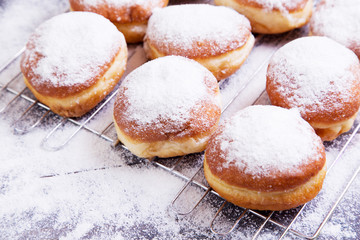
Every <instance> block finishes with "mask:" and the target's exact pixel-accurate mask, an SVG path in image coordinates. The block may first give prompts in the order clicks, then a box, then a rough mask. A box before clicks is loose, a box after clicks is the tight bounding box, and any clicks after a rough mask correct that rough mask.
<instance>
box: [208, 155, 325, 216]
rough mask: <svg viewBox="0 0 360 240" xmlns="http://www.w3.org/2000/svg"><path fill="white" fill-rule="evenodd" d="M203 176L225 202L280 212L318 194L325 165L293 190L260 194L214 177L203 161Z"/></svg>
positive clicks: (303, 202) (323, 176)
mask: <svg viewBox="0 0 360 240" xmlns="http://www.w3.org/2000/svg"><path fill="white" fill-rule="evenodd" d="M204 174H205V177H206V180H207V181H208V182H209V184H210V185H211V187H212V188H213V189H214V190H215V191H216V192H217V193H219V195H220V196H222V197H223V198H225V199H226V200H227V201H229V202H231V203H233V204H235V205H238V206H240V207H244V208H250V209H257V210H272V211H281V210H287V209H291V208H295V207H297V206H300V205H302V204H305V203H306V202H309V201H310V200H312V199H313V198H314V197H316V195H317V194H318V193H319V192H320V190H321V188H322V184H323V181H324V178H325V176H326V165H324V166H323V168H322V169H321V170H320V171H319V172H318V173H317V174H316V175H314V176H313V177H312V178H310V179H309V181H308V182H306V183H304V184H302V185H299V186H297V187H295V188H293V189H288V190H286V191H276V192H261V191H255V190H250V189H248V188H243V187H238V186H236V185H232V184H229V183H228V182H225V181H224V180H223V179H221V178H220V177H218V176H217V175H215V174H214V173H213V172H212V171H211V170H210V168H209V164H208V163H207V159H206V157H205V161H204Z"/></svg>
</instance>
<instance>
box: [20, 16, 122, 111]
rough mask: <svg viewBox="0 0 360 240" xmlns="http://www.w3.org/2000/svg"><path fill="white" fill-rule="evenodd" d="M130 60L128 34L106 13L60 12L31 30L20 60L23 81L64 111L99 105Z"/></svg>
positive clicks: (46, 100)
mask: <svg viewBox="0 0 360 240" xmlns="http://www.w3.org/2000/svg"><path fill="white" fill-rule="evenodd" d="M126 62H127V47H126V42H125V39H124V36H123V35H122V34H121V33H120V32H119V31H118V30H117V29H116V27H115V26H114V25H113V24H111V22H110V21H109V20H107V19H106V18H104V17H102V16H100V15H98V14H95V13H85V12H72V13H65V14H61V15H58V16H56V17H54V18H52V19H50V20H48V21H46V22H44V23H43V24H41V25H40V26H39V27H38V28H37V29H36V30H35V32H34V33H33V34H32V35H31V37H30V39H29V41H28V43H27V45H26V50H25V52H24V55H23V56H22V59H21V71H22V73H23V75H24V80H25V84H26V85H27V86H28V88H29V89H30V90H31V92H32V93H33V94H34V95H35V97H36V98H37V99H38V100H39V101H40V102H42V103H44V104H46V105H48V106H49V107H50V109H51V110H52V111H53V112H55V113H57V114H59V115H62V116H66V117H78V116H81V115H83V114H84V113H86V112H88V111H89V110H90V109H92V108H93V107H95V106H96V105H97V104H98V103H99V102H100V101H101V100H102V99H104V97H105V96H106V95H107V94H108V93H110V92H111V91H112V90H113V88H114V87H115V85H116V84H117V83H118V81H119V80H120V78H121V76H122V74H123V72H124V70H125V66H126Z"/></svg>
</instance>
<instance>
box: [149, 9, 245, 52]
mask: <svg viewBox="0 0 360 240" xmlns="http://www.w3.org/2000/svg"><path fill="white" fill-rule="evenodd" d="M245 29H250V23H249V21H248V20H247V19H246V18H245V17H244V16H242V15H240V14H239V13H237V12H236V11H234V10H232V9H230V8H226V7H215V6H211V5H205V4H188V5H178V6H170V7H166V8H163V9H157V10H156V11H154V13H153V15H152V16H151V18H150V19H149V23H148V29H147V32H146V34H147V38H148V39H149V41H150V42H155V43H156V45H159V46H161V47H162V48H163V49H161V51H164V52H165V53H166V54H169V53H172V54H175V55H181V56H184V55H186V54H188V53H187V52H186V51H188V50H192V49H193V48H195V49H194V50H192V51H201V50H204V49H205V48H207V49H206V51H207V52H208V53H207V54H208V55H214V54H220V53H224V52H225V51H227V49H231V50H232V49H236V48H239V47H241V46H242V45H243V44H244V43H245V41H246V40H247V37H245V38H244V34H249V30H245ZM247 36H248V35H247ZM207 44H210V47H207ZM170 49H171V50H170Z"/></svg>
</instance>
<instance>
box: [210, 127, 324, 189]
mask: <svg viewBox="0 0 360 240" xmlns="http://www.w3.org/2000/svg"><path fill="white" fill-rule="evenodd" d="M222 128H223V126H220V127H219V129H218V130H217V131H216V133H215V134H213V136H212V137H211V139H214V138H216V137H217V136H219V135H221V134H222V131H223V130H222ZM211 139H210V141H209V144H208V146H207V148H206V152H205V159H207V160H206V162H207V165H208V168H209V170H210V171H211V173H212V174H213V175H215V176H216V177H217V178H220V179H221V180H222V181H224V182H225V183H227V184H229V185H233V186H236V187H240V188H246V189H249V190H252V191H259V192H267V191H268V192H270V191H273V192H277V191H285V190H288V189H293V188H295V187H298V186H300V185H302V184H304V183H306V182H307V181H309V179H310V178H312V177H314V176H315V175H316V174H318V172H319V171H320V170H321V169H322V168H323V167H324V165H325V163H326V155H325V149H324V145H323V144H322V142H321V140H320V139H319V138H317V140H316V142H314V145H315V146H317V152H318V153H319V155H320V156H321V157H320V158H312V159H310V160H309V161H310V162H312V164H305V163H303V164H300V165H299V167H298V169H299V171H297V172H296V173H291V174H290V173H289V172H281V171H279V170H277V169H276V168H274V169H272V171H271V174H270V175H269V176H267V177H261V178H258V177H256V176H254V175H252V174H250V173H246V171H245V170H246V169H239V168H238V167H236V166H234V165H230V166H229V167H226V168H223V167H222V166H224V165H225V163H226V159H225V156H226V153H223V151H222V150H221V147H220V145H217V144H215V141H212V140H211ZM269 186H271V190H270V189H269Z"/></svg>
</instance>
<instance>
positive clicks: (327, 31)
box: [310, 0, 360, 58]
mask: <svg viewBox="0 0 360 240" xmlns="http://www.w3.org/2000/svg"><path fill="white" fill-rule="evenodd" d="M359 12H360V1H357V0H347V1H342V0H326V1H325V0H323V1H321V2H320V3H319V4H318V5H317V7H316V10H315V12H314V14H313V16H312V18H311V21H310V30H311V34H312V35H317V36H326V37H329V38H331V39H333V40H335V41H337V42H339V43H341V44H343V45H344V46H346V47H348V48H350V49H351V50H352V51H354V52H355V54H356V55H357V56H358V58H360V14H359Z"/></svg>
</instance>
